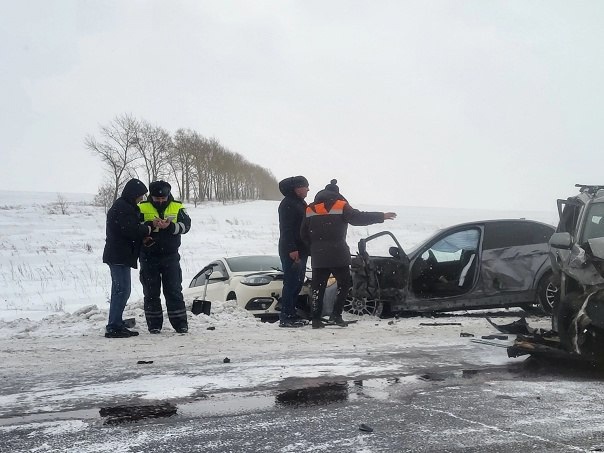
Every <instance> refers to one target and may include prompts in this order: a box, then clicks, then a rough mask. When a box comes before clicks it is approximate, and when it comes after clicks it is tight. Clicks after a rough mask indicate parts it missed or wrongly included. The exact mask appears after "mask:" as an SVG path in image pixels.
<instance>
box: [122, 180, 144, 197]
mask: <svg viewBox="0 0 604 453" xmlns="http://www.w3.org/2000/svg"><path fill="white" fill-rule="evenodd" d="M146 193H147V186H145V184H144V183H143V182H142V181H140V180H138V179H136V178H133V179H131V180H130V181H128V182H127V183H126V185H125V186H124V189H123V190H122V197H124V198H126V199H128V200H136V199H137V198H138V197H140V196H141V195H145V194H146Z"/></svg>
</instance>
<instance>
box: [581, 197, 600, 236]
mask: <svg viewBox="0 0 604 453" xmlns="http://www.w3.org/2000/svg"><path fill="white" fill-rule="evenodd" d="M601 237H604V203H594V204H592V205H591V206H590V207H589V210H588V211H587V216H586V219H585V228H584V230H583V235H582V238H581V243H584V242H587V240H588V239H593V238H601Z"/></svg>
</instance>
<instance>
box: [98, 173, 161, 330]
mask: <svg viewBox="0 0 604 453" xmlns="http://www.w3.org/2000/svg"><path fill="white" fill-rule="evenodd" d="M146 193H147V187H146V186H145V185H144V184H143V183H142V182H141V181H139V180H138V179H131V180H130V181H128V182H127V183H126V185H125V186H124V190H122V196H121V197H119V198H118V199H117V200H115V202H114V203H113V205H112V206H111V208H109V211H107V229H106V230H107V239H106V240H105V249H104V250H103V263H106V264H108V265H109V270H110V272H111V300H110V302H109V320H108V322H107V327H106V328H105V337H107V338H128V337H134V336H137V335H138V332H136V331H135V330H128V329H127V328H126V325H125V324H124V320H123V319H122V316H123V314H124V309H125V308H126V303H127V302H128V298H129V297H130V291H131V288H132V281H131V277H130V269H131V268H133V269H136V259H137V257H138V254H139V250H140V248H141V243H142V241H143V238H145V237H147V236H149V234H151V228H150V227H149V226H147V225H141V223H140V220H139V216H140V211H139V210H138V206H137V203H139V202H140V201H142V200H143V197H144V196H145V194H146Z"/></svg>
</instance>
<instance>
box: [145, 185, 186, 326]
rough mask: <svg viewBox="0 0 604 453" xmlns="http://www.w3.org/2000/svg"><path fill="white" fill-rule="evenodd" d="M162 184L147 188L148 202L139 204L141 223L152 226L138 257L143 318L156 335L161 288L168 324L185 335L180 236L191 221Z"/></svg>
mask: <svg viewBox="0 0 604 453" xmlns="http://www.w3.org/2000/svg"><path fill="white" fill-rule="evenodd" d="M171 189H172V187H171V186H170V184H168V183H167V182H166V181H153V182H152V183H151V184H150V185H149V200H147V201H144V202H142V203H140V204H139V208H140V211H141V216H142V220H143V222H144V223H145V225H149V226H151V227H152V232H151V237H150V238H149V239H146V240H145V241H144V242H143V248H142V250H141V254H140V262H141V273H140V277H141V283H142V285H143V294H144V296H145V297H144V299H145V319H146V320H147V327H148V329H149V332H150V333H154V334H157V333H160V332H161V329H162V326H163V321H164V313H163V311H162V306H161V299H160V294H161V288H162V286H163V290H164V297H165V299H166V310H167V311H168V319H169V320H170V324H171V325H172V327H173V328H174V330H176V332H178V333H187V332H188V330H189V326H188V322H187V311H186V309H185V301H184V298H183V295H182V271H181V269H180V255H179V254H178V248H179V247H180V236H181V235H183V234H186V233H188V232H189V230H190V229H191V218H190V217H189V216H188V214H187V212H186V211H185V208H184V206H183V205H182V203H181V202H180V201H175V200H174V197H173V196H172V194H171V193H170V191H171Z"/></svg>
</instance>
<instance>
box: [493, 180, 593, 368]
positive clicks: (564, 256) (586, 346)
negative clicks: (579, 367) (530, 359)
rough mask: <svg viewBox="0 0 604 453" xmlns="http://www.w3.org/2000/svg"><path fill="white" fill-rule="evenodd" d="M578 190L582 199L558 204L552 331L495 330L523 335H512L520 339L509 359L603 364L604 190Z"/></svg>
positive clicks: (516, 327)
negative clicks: (541, 358) (561, 359)
mask: <svg viewBox="0 0 604 453" xmlns="http://www.w3.org/2000/svg"><path fill="white" fill-rule="evenodd" d="M576 187H578V188H579V194H578V195H576V196H573V197H569V198H567V199H566V200H558V213H559V215H560V222H559V224H558V228H557V229H556V232H555V233H554V234H553V235H552V237H551V238H550V240H549V256H550V260H551V264H552V271H553V275H554V278H555V279H556V281H555V283H556V285H557V286H558V288H559V289H560V292H559V297H557V298H556V300H555V302H554V306H553V311H552V330H551V331H543V330H536V329H530V327H528V326H527V325H525V326H524V328H523V326H522V322H521V321H517V322H516V324H515V325H514V323H512V324H508V325H504V326H496V325H495V324H493V325H495V327H497V328H498V329H499V330H500V331H502V332H503V331H505V330H506V329H507V330H508V331H509V329H513V330H518V331H514V332H512V331H509V333H516V334H518V337H517V338H516V341H515V342H514V344H513V345H512V346H510V347H508V356H510V357H518V356H521V355H526V354H530V355H542V356H549V357H554V358H556V357H566V358H574V359H580V360H587V361H592V362H602V361H604V186H593V185H582V184H577V185H576ZM525 324H526V322H525ZM502 329H503V330H502ZM522 329H524V330H522Z"/></svg>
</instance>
